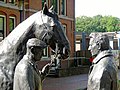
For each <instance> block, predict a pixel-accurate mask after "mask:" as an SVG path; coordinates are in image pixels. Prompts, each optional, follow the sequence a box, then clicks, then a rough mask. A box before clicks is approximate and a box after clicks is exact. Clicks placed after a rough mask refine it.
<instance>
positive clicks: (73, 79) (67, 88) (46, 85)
mask: <svg viewBox="0 0 120 90" xmlns="http://www.w3.org/2000/svg"><path fill="white" fill-rule="evenodd" d="M118 76H119V80H120V70H119V73H118ZM87 79H88V75H87V74H81V75H74V76H69V77H60V78H56V77H47V78H46V79H45V80H44V82H43V90H82V89H84V88H86V86H87Z"/></svg>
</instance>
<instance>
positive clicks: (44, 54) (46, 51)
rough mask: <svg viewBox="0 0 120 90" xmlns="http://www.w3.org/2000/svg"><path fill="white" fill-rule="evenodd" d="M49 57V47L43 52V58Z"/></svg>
mask: <svg viewBox="0 0 120 90" xmlns="http://www.w3.org/2000/svg"><path fill="white" fill-rule="evenodd" d="M47 57H48V47H47V48H45V49H44V50H43V58H47Z"/></svg>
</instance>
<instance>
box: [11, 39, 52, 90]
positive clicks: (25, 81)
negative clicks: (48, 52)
mask: <svg viewBox="0 0 120 90" xmlns="http://www.w3.org/2000/svg"><path fill="white" fill-rule="evenodd" d="M46 47H47V45H46V43H44V42H43V41H41V40H39V39H36V38H32V39H29V40H28V42H27V52H26V54H25V55H24V56H23V58H22V60H20V62H19V63H18V64H17V66H16V68H15V74H14V88H13V90H42V81H43V79H44V78H45V77H46V75H47V74H48V73H49V68H50V66H51V64H52V63H48V64H47V65H45V66H44V67H43V69H42V71H40V70H39V69H38V68H37V67H36V63H35V62H36V61H39V60H40V59H41V57H42V53H43V49H44V48H46Z"/></svg>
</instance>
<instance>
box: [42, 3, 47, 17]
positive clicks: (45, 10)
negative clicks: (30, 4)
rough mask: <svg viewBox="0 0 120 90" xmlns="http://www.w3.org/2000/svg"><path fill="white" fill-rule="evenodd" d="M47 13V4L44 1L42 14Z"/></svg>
mask: <svg viewBox="0 0 120 90" xmlns="http://www.w3.org/2000/svg"><path fill="white" fill-rule="evenodd" d="M47 13H48V7H47V4H46V2H45V3H44V7H43V14H45V15H47Z"/></svg>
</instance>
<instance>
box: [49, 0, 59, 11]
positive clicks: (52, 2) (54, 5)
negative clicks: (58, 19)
mask: <svg viewBox="0 0 120 90" xmlns="http://www.w3.org/2000/svg"><path fill="white" fill-rule="evenodd" d="M58 2H59V1H58V0H50V5H51V6H52V5H53V8H54V10H55V12H56V13H59V12H58V7H59V6H58V5H59V4H58Z"/></svg>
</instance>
